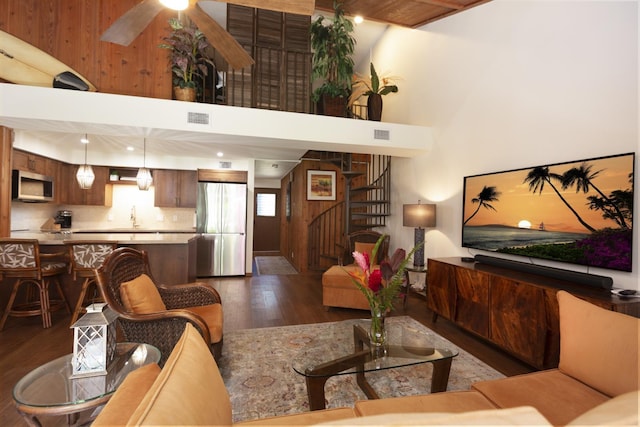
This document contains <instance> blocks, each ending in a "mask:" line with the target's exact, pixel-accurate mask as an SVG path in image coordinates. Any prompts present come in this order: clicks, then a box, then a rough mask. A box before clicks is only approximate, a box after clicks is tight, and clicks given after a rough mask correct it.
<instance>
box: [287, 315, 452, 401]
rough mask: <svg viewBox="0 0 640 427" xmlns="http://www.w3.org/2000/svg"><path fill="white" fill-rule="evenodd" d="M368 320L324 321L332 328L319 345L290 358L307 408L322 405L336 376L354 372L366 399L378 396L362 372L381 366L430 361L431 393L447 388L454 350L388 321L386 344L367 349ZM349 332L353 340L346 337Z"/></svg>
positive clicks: (397, 366)
mask: <svg viewBox="0 0 640 427" xmlns="http://www.w3.org/2000/svg"><path fill="white" fill-rule="evenodd" d="M369 325H370V321H369V320H347V321H343V322H334V323H329V324H327V327H328V328H333V330H332V331H331V333H330V334H329V335H330V336H332V337H333V339H332V338H328V339H326V340H324V341H323V342H321V343H319V345H317V346H314V347H312V348H309V349H306V350H303V351H302V352H300V353H299V354H298V355H297V356H296V358H295V360H294V361H293V369H294V371H295V372H297V373H298V374H300V375H302V376H304V377H305V382H306V385H307V396H308V398H309V408H310V409H311V410H312V411H314V410H318V409H324V408H325V393H324V386H325V383H326V382H327V380H328V379H329V378H331V377H333V376H335V375H349V374H355V375H356V381H357V384H358V386H359V387H360V389H361V390H362V391H363V392H364V394H365V395H366V396H367V398H369V399H378V395H377V393H376V391H375V390H374V389H373V387H372V386H371V385H370V384H369V383H368V382H367V379H366V378H365V373H367V372H375V371H380V370H384V369H394V368H400V367H404V366H411V365H419V364H422V363H431V364H432V365H433V374H432V377H431V393H437V392H442V391H446V389H447V384H448V382H449V373H450V371H451V362H452V360H453V358H454V357H456V356H457V355H458V351H457V350H449V349H446V348H434V347H433V344H432V343H431V342H430V339H429V336H428V335H426V334H424V333H422V332H421V331H420V330H419V329H416V328H413V327H406V326H405V325H402V324H399V323H398V324H396V323H391V322H388V321H387V327H386V330H387V345H385V347H384V348H383V349H376V348H370V344H369V336H368V331H369ZM348 335H352V337H353V338H352V339H351V338H350V339H345V336H348Z"/></svg>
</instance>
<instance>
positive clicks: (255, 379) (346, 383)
mask: <svg viewBox="0 0 640 427" xmlns="http://www.w3.org/2000/svg"><path fill="white" fill-rule="evenodd" d="M351 322H356V321H351ZM387 322H389V324H390V326H391V325H392V324H393V323H397V324H402V325H403V326H405V327H409V328H412V329H414V330H415V331H417V332H418V333H419V334H422V335H423V336H424V337H425V338H426V339H428V340H429V342H432V343H433V346H434V347H436V348H438V347H442V348H448V349H455V350H457V351H458V352H459V355H458V356H457V357H455V358H454V359H453V363H452V366H451V374H450V377H449V385H448V389H447V390H467V389H469V388H470V386H471V383H473V382H476V381H483V380H490V379H497V378H502V377H504V375H502V374H501V373H499V372H498V371H496V370H495V369H493V368H491V367H489V366H487V365H486V364H484V363H483V362H481V361H480V360H478V359H477V358H475V357H474V356H472V355H470V354H469V353H467V352H465V351H464V350H462V349H460V348H459V347H456V346H455V345H453V344H452V343H451V342H450V341H448V340H446V339H445V338H443V337H441V336H439V335H438V334H436V333H435V332H433V331H431V330H430V329H428V328H427V327H425V326H423V325H422V324H421V323H419V322H418V321H416V320H414V319H412V318H411V317H408V316H395V317H390V318H389V319H388V320H387ZM331 331H332V327H331V323H315V324H309V325H295V326H284V327H275V328H259V329H245V330H240V331H232V332H228V333H225V336H224V347H223V351H222V358H221V360H220V363H219V365H220V372H221V374H222V377H223V379H224V382H225V385H226V387H227V390H228V391H229V395H230V397H231V405H232V408H233V421H234V422H238V421H245V420H252V419H257V418H264V417H270V416H276V415H283V414H293V413H298V412H306V411H308V410H309V402H308V399H307V391H306V385H305V380H304V377H303V376H302V375H299V374H297V373H296V372H295V371H294V370H293V368H292V361H293V360H294V359H295V358H296V356H297V355H298V354H300V353H301V352H302V350H303V349H305V348H310V347H313V346H317V345H319V344H320V343H321V341H323V340H328V339H332V340H334V341H335V340H336V339H344V340H353V334H351V335H349V334H346V335H345V336H344V338H336V337H335V336H333V335H332V333H331ZM432 369H433V368H432V365H431V364H430V363H425V364H422V365H414V366H409V367H404V368H397V369H389V370H384V371H379V372H375V373H367V374H366V376H367V379H368V381H369V383H370V384H371V385H372V386H373V387H374V389H375V390H376V391H377V393H378V395H379V396H380V397H392V396H408V395H416V394H424V393H429V391H430V390H429V389H430V385H431V372H432ZM325 397H326V400H327V407H328V408H335V407H342V406H353V404H354V403H355V401H356V400H361V399H366V396H365V395H364V393H363V392H362V391H361V390H360V388H359V387H358V385H357V384H356V378H355V375H353V374H351V375H341V376H336V377H332V378H330V379H329V380H328V381H327V383H326V386H325Z"/></svg>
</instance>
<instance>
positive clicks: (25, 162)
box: [11, 149, 63, 203]
mask: <svg viewBox="0 0 640 427" xmlns="http://www.w3.org/2000/svg"><path fill="white" fill-rule="evenodd" d="M12 157H13V163H12V165H11V167H12V169H17V170H22V171H29V172H34V173H39V174H42V175H46V176H50V177H52V178H53V182H54V186H53V203H62V199H61V193H60V191H59V189H58V186H59V185H60V183H61V178H62V176H61V173H60V171H61V168H62V165H63V163H62V162H59V161H57V160H54V159H50V158H48V157H43V156H39V155H37V154H32V153H28V152H26V151H21V150H15V149H14V150H13V152H12Z"/></svg>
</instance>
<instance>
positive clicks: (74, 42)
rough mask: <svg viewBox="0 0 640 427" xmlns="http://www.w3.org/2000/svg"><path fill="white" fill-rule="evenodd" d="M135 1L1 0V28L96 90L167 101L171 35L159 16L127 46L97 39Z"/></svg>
mask: <svg viewBox="0 0 640 427" xmlns="http://www.w3.org/2000/svg"><path fill="white" fill-rule="evenodd" d="M137 3H139V0H118V1H113V0H2V1H0V29H2V30H3V31H6V32H8V33H10V34H12V35H14V36H16V37H18V38H20V39H22V40H24V41H26V42H28V43H30V44H32V45H34V46H36V47H38V48H39V49H42V50H43V51H45V52H47V53H48V54H50V55H52V56H54V57H55V58H57V59H59V60H60V61H62V62H64V63H65V64H67V65H69V66H70V67H71V68H73V69H75V70H76V71H78V72H79V73H80V74H82V75H83V76H85V77H86V78H87V79H89V81H91V82H92V83H93V84H94V85H95V86H96V87H97V88H98V91H100V92H105V93H114V94H121V95H134V96H144V97H151V98H162V99H171V71H170V69H169V66H168V59H167V51H166V50H164V49H160V48H159V47H158V45H159V44H160V43H161V41H162V38H163V37H164V36H166V35H168V33H169V25H168V23H167V21H168V19H169V18H170V17H171V16H173V15H174V13H175V12H171V11H169V10H167V11H163V12H161V13H160V14H159V15H158V16H157V17H156V18H155V19H154V20H153V21H152V22H151V24H150V25H149V26H148V27H147V28H146V29H145V30H144V31H143V32H142V33H141V34H140V35H139V36H138V37H137V38H136V39H135V40H134V41H133V43H132V44H131V45H129V46H126V47H125V46H120V45H116V44H113V43H107V42H103V41H100V35H101V34H102V32H103V31H104V30H106V29H107V28H108V27H109V25H111V23H113V22H114V21H115V20H116V19H117V18H118V17H120V16H121V15H122V14H124V13H125V12H126V11H127V10H129V9H130V8H132V7H133V6H135V5H136V4H137Z"/></svg>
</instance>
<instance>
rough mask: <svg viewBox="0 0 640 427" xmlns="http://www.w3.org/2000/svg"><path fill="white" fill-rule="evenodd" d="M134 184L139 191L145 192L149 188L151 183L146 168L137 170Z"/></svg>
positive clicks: (150, 177)
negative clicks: (136, 184)
mask: <svg viewBox="0 0 640 427" xmlns="http://www.w3.org/2000/svg"><path fill="white" fill-rule="evenodd" d="M136 182H137V183H138V188H139V189H140V190H143V191H147V190H148V189H149V187H151V183H152V182H153V177H152V176H151V171H150V170H149V169H147V168H140V169H138V174H137V175H136Z"/></svg>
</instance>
